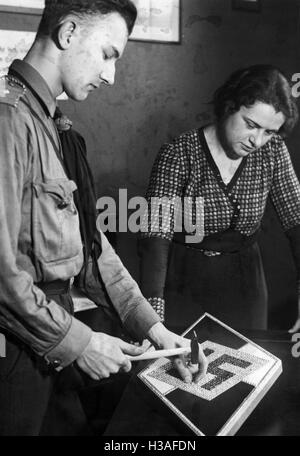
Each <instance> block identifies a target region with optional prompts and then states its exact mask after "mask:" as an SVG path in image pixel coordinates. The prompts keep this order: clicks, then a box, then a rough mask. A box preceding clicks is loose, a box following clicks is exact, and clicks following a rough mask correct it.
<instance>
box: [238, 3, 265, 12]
mask: <svg viewBox="0 0 300 456" xmlns="http://www.w3.org/2000/svg"><path fill="white" fill-rule="evenodd" d="M232 8H233V9H236V10H244V11H254V12H259V11H261V0H232Z"/></svg>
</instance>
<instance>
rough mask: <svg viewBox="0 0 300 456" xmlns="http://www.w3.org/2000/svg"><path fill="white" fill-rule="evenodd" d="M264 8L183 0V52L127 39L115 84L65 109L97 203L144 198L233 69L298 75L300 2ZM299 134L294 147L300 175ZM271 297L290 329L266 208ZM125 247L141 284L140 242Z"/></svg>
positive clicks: (280, 255) (26, 25)
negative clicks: (167, 150)
mask: <svg viewBox="0 0 300 456" xmlns="http://www.w3.org/2000/svg"><path fill="white" fill-rule="evenodd" d="M261 3H262V11H261V12H259V13H251V12H244V11H237V10H233V9H232V5H231V0H182V18H181V20H182V42H181V44H180V45H176V44H175V45H170V44H157V43H142V42H136V41H130V42H129V44H128V46H127V49H126V52H125V54H124V57H123V59H122V60H121V61H120V62H119V63H118V64H117V77H116V83H115V86H114V87H113V88H103V89H100V90H99V91H98V92H95V93H93V95H92V96H90V98H89V100H88V101H85V102H83V103H81V104H78V103H75V102H73V101H67V102H63V103H62V104H61V107H62V109H63V110H64V111H65V113H66V114H67V115H69V116H70V117H71V118H72V120H73V122H74V127H75V128H76V129H77V130H78V131H80V132H81V133H82V134H83V135H84V137H85V139H86V142H87V145H88V153H89V160H90V163H91V165H92V169H93V172H94V177H95V181H96V186H97V193H98V196H101V195H108V196H115V197H116V196H117V194H118V189H119V188H127V189H128V193H129V197H131V196H135V195H143V194H144V192H145V189H146V185H147V181H148V178H149V173H150V169H151V166H152V163H153V160H154V158H155V155H156V153H157V151H158V149H159V147H160V145H161V144H162V143H163V142H165V141H167V140H169V139H170V138H172V137H174V136H176V135H178V134H180V133H181V132H183V131H185V130H187V129H190V128H194V127H195V126H198V125H201V124H204V123H206V122H208V121H209V119H210V105H209V101H210V99H211V96H212V93H213V91H214V90H215V89H216V88H217V87H218V85H220V83H222V82H223V80H224V78H226V77H227V76H228V75H229V74H230V73H231V72H232V71H233V70H235V69H237V68H239V67H241V66H246V65H249V64H253V63H272V64H275V65H278V66H280V67H281V68H282V69H283V70H284V71H285V72H286V73H287V74H288V76H291V75H292V74H293V73H297V72H300V55H299V52H300V51H299V46H300V29H299V1H298V0H284V1H283V0H261ZM37 21H38V18H37V17H33V16H24V15H11V14H4V13H0V27H1V28H8V29H10V28H11V29H14V28H16V29H21V30H22V29H23V30H34V29H35V27H36V25H37ZM299 144H300V128H299V127H298V129H297V131H295V133H294V134H293V136H292V137H291V139H290V140H289V141H288V145H289V147H290V151H291V155H292V158H293V161H294V164H295V167H296V170H297V172H299V173H300V154H298V145H299ZM261 246H262V253H263V257H264V261H265V269H266V275H267V280H268V285H269V291H270V326H271V327H282V328H286V327H288V326H289V324H291V322H292V319H293V317H294V316H295V314H296V297H295V292H294V289H295V271H294V267H293V263H292V260H291V255H290V252H289V247H288V244H287V242H286V240H285V237H284V235H283V233H282V232H281V229H280V226H279V223H278V221H277V218H276V214H274V212H273V211H272V208H268V211H267V216H266V217H265V220H264V224H263V232H262V236H261ZM118 249H119V253H120V255H121V257H122V258H123V260H124V262H125V264H126V265H127V267H128V268H129V270H130V271H131V272H132V273H133V274H134V276H136V277H138V272H137V271H138V268H137V257H136V251H135V238H134V236H133V235H130V234H120V235H119V236H118Z"/></svg>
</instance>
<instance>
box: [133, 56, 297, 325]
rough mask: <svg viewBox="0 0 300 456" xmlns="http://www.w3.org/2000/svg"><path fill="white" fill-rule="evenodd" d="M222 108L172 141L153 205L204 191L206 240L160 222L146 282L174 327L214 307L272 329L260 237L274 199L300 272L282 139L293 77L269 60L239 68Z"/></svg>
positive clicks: (145, 247) (217, 99)
mask: <svg viewBox="0 0 300 456" xmlns="http://www.w3.org/2000/svg"><path fill="white" fill-rule="evenodd" d="M213 106H214V113H215V122H214V123H213V124H211V125H207V126H205V127H204V128H199V129H194V130H192V131H189V132H187V133H185V134H182V135H181V136H179V137H178V138H177V139H175V140H174V141H173V142H172V143H170V144H165V145H164V146H163V147H162V149H161V150H160V152H159V154H158V157H157V159H156V161H155V163H154V167H153V170H152V174H151V178H150V184H149V187H148V191H147V198H148V202H149V203H150V202H151V198H153V197H163V196H164V197H168V198H174V197H180V198H181V199H182V201H184V198H185V197H190V198H193V199H194V200H195V201H196V199H197V198H198V201H199V199H200V197H201V198H202V199H201V200H200V201H202V202H203V205H204V217H202V218H201V220H200V222H201V223H202V225H203V234H204V238H203V240H202V242H198V243H188V242H187V238H186V234H187V233H184V232H181V233H178V232H175V231H176V230H174V226H173V223H171V225H170V229H169V230H166V229H165V227H164V226H161V227H160V229H158V230H157V229H153V224H152V225H151V224H150V225H149V227H148V228H149V230H148V232H147V233H144V234H143V238H142V239H141V240H140V242H139V253H140V256H141V288H142V291H143V293H144V295H145V296H146V297H147V298H149V301H150V302H151V303H152V305H153V307H154V308H155V309H156V310H157V311H158V313H159V314H160V315H161V316H162V317H164V316H165V319H166V323H167V324H168V325H172V326H179V325H182V326H185V325H189V324H191V323H192V322H193V321H194V320H196V319H197V318H199V317H200V316H201V314H202V313H203V312H209V313H211V314H213V315H214V316H216V317H217V318H219V319H221V320H222V321H224V322H225V323H227V324H229V325H230V326H233V327H235V328H241V329H242V328H256V329H264V328H266V325H267V289H266V282H265V277H264V271H263V266H262V261H261V256H260V251H259V247H258V244H257V237H258V233H259V228H260V225H261V220H262V217H263V215H264V211H265V207H266V202H267V197H268V196H269V195H270V197H271V199H272V201H273V203H274V206H275V208H276V211H277V213H278V216H279V218H280V221H281V223H282V226H283V229H284V230H285V233H286V234H287V236H288V237H289V239H290V241H291V243H292V246H293V253H294V257H295V260H296V263H297V267H298V271H299V277H300V186H299V182H298V180H297V177H296V175H295V172H294V170H293V167H292V163H291V160H290V156H289V153H288V150H287V148H286V146H285V143H284V141H283V139H282V138H283V137H285V136H286V135H287V134H289V133H290V131H291V130H292V128H293V127H294V125H295V123H296V121H297V108H296V106H295V103H294V101H293V99H292V96H291V90H290V86H289V84H288V82H287V80H286V79H285V77H284V76H283V75H282V74H281V73H280V72H279V70H277V69H276V68H274V67H272V66H269V65H256V66H252V67H249V68H246V69H242V70H239V71H237V72H235V73H234V74H233V75H232V76H231V77H230V78H229V79H228V80H227V82H225V84H224V85H223V86H222V87H220V88H219V89H218V90H217V91H216V93H215V95H214V99H213ZM152 201H153V200H152ZM151 210H152V212H153V213H155V210H156V211H157V212H158V209H157V208H156V209H155V208H154V209H153V207H152V208H151ZM194 212H195V211H194ZM175 213H176V212H175ZM171 214H172V211H171ZM154 215H155V214H154ZM185 215H186V214H185ZM194 215H195V214H194ZM171 216H173V218H174V213H173V215H171ZM152 219H153V215H152ZM154 219H155V217H154ZM161 219H163V216H162V215H161V216H160V220H161ZM172 222H174V220H173V221H172ZM165 302H166V308H165V309H164V306H165ZM164 314H165V315H164Z"/></svg>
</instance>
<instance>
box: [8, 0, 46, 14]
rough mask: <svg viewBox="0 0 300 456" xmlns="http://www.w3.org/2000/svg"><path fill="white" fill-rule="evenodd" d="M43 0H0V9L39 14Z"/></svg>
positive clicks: (43, 5) (41, 10)
mask: <svg viewBox="0 0 300 456" xmlns="http://www.w3.org/2000/svg"><path fill="white" fill-rule="evenodd" d="M44 7H45V0H0V11H4V12H7V13H21V14H38V15H41V14H42V12H43V9H44Z"/></svg>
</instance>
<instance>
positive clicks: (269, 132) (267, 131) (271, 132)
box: [265, 130, 274, 136]
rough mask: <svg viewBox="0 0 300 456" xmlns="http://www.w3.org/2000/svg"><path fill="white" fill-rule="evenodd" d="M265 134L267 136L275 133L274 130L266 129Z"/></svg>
mask: <svg viewBox="0 0 300 456" xmlns="http://www.w3.org/2000/svg"><path fill="white" fill-rule="evenodd" d="M265 134H266V135H267V136H272V135H274V131H270V130H266V131H265Z"/></svg>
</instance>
